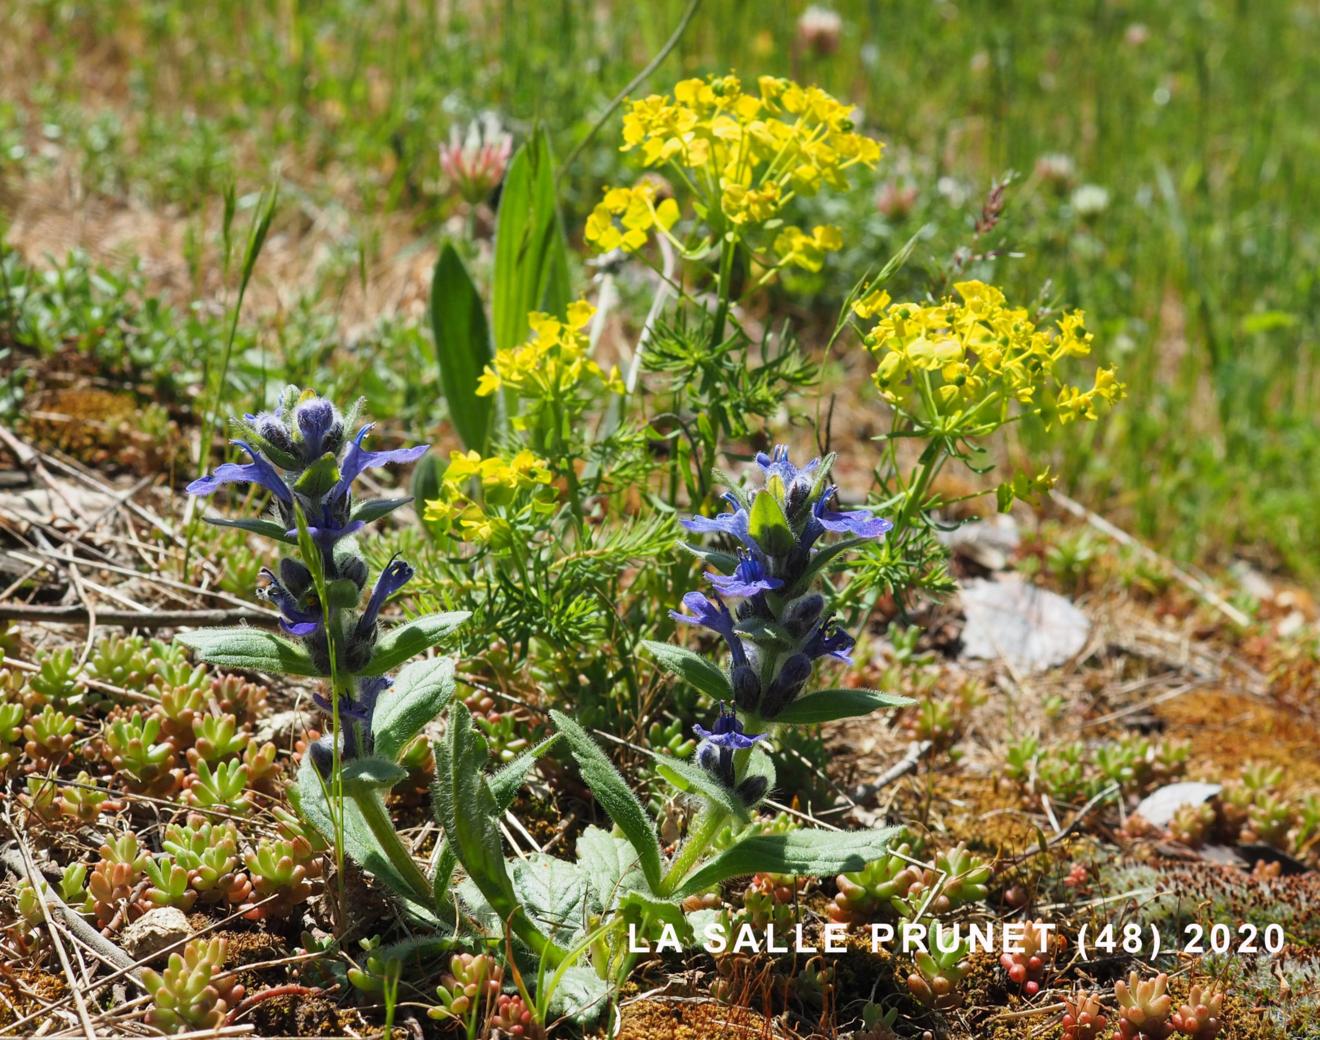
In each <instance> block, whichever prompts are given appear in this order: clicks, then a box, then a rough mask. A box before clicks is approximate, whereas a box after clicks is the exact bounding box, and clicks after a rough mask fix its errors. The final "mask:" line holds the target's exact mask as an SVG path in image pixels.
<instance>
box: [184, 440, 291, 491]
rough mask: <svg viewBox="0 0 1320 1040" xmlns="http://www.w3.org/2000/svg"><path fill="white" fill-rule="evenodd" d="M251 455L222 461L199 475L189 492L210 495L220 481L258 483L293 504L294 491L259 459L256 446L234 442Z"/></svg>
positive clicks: (268, 465)
mask: <svg viewBox="0 0 1320 1040" xmlns="http://www.w3.org/2000/svg"><path fill="white" fill-rule="evenodd" d="M234 443H235V444H237V445H238V446H239V447H240V448H242V449H243V450H244V451H245V452H247V453H248V455H250V456H251V457H252V461H251V462H249V463H246V464H240V463H237V462H225V463H222V464H221V465H219V466H217V467H216V469H215V472H214V473H208V474H206V475H204V476H200V477H198V478H197V479H196V480H194V481H193V482H192V483H191V484H189V485H188V487H187V488H186V490H187V492H188V494H190V495H202V496H206V495H211V494H214V493H215V492H216V491H218V490H220V486H221V485H222V484H260V485H261V486H262V487H264V488H265V489H266V490H268V491H270V492H271V493H273V494H274V495H275V497H276V498H278V499H279V500H280V501H281V502H283V503H284V504H285V505H286V506H292V505H293V493H292V492H291V491H290V490H289V488H288V485H287V484H285V483H284V479H283V478H282V477H281V476H280V474H279V471H278V470H276V469H275V467H274V466H272V465H271V464H270V463H269V462H267V461H266V460H265V459H264V458H262V456H261V454H260V453H259V452H258V451H257V449H256V448H254V447H252V445H250V444H248V443H247V442H246V441H234Z"/></svg>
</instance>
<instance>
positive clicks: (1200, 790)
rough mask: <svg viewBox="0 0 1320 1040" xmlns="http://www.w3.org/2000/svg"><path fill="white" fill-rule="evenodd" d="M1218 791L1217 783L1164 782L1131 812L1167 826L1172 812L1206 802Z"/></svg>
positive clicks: (1193, 781)
mask: <svg viewBox="0 0 1320 1040" xmlns="http://www.w3.org/2000/svg"><path fill="white" fill-rule="evenodd" d="M1218 793H1219V785H1218V784H1206V783H1201V782H1199V781H1196V780H1186V781H1183V782H1181V783H1177V784H1165V785H1164V786H1163V787H1161V788H1158V789H1157V790H1154V791H1152V792H1151V793H1150V794H1148V795H1146V797H1145V798H1143V799H1142V800H1141V804H1140V805H1138V806H1137V807H1136V809H1135V810H1133V812H1134V813H1135V814H1136V815H1137V816H1140V817H1141V818H1142V819H1143V820H1145V821H1146V822H1147V823H1149V824H1153V825H1154V826H1156V827H1167V826H1168V825H1169V821H1170V820H1172V819H1173V814H1174V813H1176V812H1177V811H1178V810H1179V809H1181V808H1182V807H1183V806H1184V805H1200V804H1201V803H1202V802H1208V801H1209V800H1210V799H1211V798H1213V797H1214V796H1215V795H1217V794H1218Z"/></svg>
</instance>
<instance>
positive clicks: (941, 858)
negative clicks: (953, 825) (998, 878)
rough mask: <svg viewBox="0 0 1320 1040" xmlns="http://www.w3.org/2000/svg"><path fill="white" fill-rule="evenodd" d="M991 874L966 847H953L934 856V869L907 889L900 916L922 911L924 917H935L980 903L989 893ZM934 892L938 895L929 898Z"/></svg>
mask: <svg viewBox="0 0 1320 1040" xmlns="http://www.w3.org/2000/svg"><path fill="white" fill-rule="evenodd" d="M990 873H991V871H990V867H989V865H988V864H986V863H983V862H982V861H981V860H980V859H978V858H977V857H976V856H974V855H973V854H972V853H970V852H968V851H967V847H966V846H965V845H961V844H960V845H956V846H954V847H953V848H952V849H950V850H949V851H947V852H942V853H940V854H939V855H938V856H936V857H935V868H934V869H931V868H930V867H926V868H924V869H923V870H921V871H920V872H919V874H918V876H917V877H916V879H915V880H914V881H913V882H912V884H910V885H909V886H908V887H907V890H906V891H905V892H904V893H903V898H902V902H903V904H904V906H905V907H906V909H905V911H904V914H903V916H905V917H913V916H915V915H917V914H918V912H920V911H922V910H923V908H924V912H925V913H926V914H934V915H935V916H937V917H938V916H940V915H943V914H947V913H949V912H950V911H953V910H956V909H958V907H960V906H965V905H967V904H968V903H975V902H977V901H979V900H982V899H984V898H985V897H986V893H987V892H988V889H987V887H986V882H987V881H989V880H990ZM941 881H942V882H943V884H941ZM937 889H938V894H936V895H935V896H934V898H931V892H932V891H936V890H937ZM927 900H929V905H927Z"/></svg>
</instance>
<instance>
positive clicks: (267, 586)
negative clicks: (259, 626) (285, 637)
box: [257, 567, 325, 637]
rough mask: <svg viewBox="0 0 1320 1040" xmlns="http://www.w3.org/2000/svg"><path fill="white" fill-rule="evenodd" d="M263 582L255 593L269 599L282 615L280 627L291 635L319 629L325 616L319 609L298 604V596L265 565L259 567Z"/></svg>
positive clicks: (304, 633) (310, 632)
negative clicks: (308, 608)
mask: <svg viewBox="0 0 1320 1040" xmlns="http://www.w3.org/2000/svg"><path fill="white" fill-rule="evenodd" d="M261 578H262V580H263V581H264V584H263V585H261V586H260V587H259V588H258V589H257V594H258V595H260V596H262V597H264V598H265V599H268V600H270V601H271V602H272V603H274V604H275V606H276V607H278V608H279V611H280V613H281V614H283V615H284V616H283V617H281V618H280V627H281V628H283V629H284V631H285V632H287V633H288V634H289V635H291V636H299V637H302V636H310V635H312V634H313V633H315V632H317V631H318V630H320V628H321V626H322V625H323V624H324V621H325V618H324V617H323V616H322V613H321V611H320V610H319V609H318V610H303V609H302V608H301V607H299V606H298V597H296V596H294V595H293V594H292V593H291V592H290V591H289V590H288V589H287V588H285V587H284V585H283V584H282V583H281V582H280V581H279V579H278V578H276V577H275V575H274V573H273V572H272V571H270V570H268V569H267V568H265V567H262V568H261Z"/></svg>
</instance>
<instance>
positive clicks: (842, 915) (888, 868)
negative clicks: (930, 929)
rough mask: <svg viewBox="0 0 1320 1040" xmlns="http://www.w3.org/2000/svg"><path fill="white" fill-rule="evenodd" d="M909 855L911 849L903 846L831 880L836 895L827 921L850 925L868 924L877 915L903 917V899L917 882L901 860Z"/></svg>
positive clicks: (918, 875)
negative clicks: (835, 886) (892, 914)
mask: <svg viewBox="0 0 1320 1040" xmlns="http://www.w3.org/2000/svg"><path fill="white" fill-rule="evenodd" d="M911 854H912V845H911V844H910V843H907V842H905V843H904V844H902V845H899V846H897V847H896V848H895V849H893V850H892V851H891V852H889V853H888V854H887V855H885V856H882V857H881V858H880V859H877V860H872V861H871V862H870V863H868V864H867V865H866V866H865V867H863V868H862V869H861V870H858V871H853V872H852V873H848V874H840V875H839V876H838V877H837V878H836V879H835V884H836V885H837V887H838V890H839V891H838V894H837V895H836V896H835V897H834V901H833V902H832V903H831V904H830V907H829V916H830V919H831V920H834V921H841V922H848V923H852V922H862V921H870V920H872V919H874V918H875V917H876V916H877V915H880V914H886V913H898V914H902V913H906V912H907V907H906V905H905V904H904V903H903V898H904V897H905V896H906V895H907V892H908V890H909V889H910V888H911V887H912V885H913V884H915V883H917V882H918V881H920V880H921V871H920V869H919V868H918V867H917V866H915V865H914V864H912V863H909V862H908V861H907V860H906V859H904V858H903V857H904V856H911Z"/></svg>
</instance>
